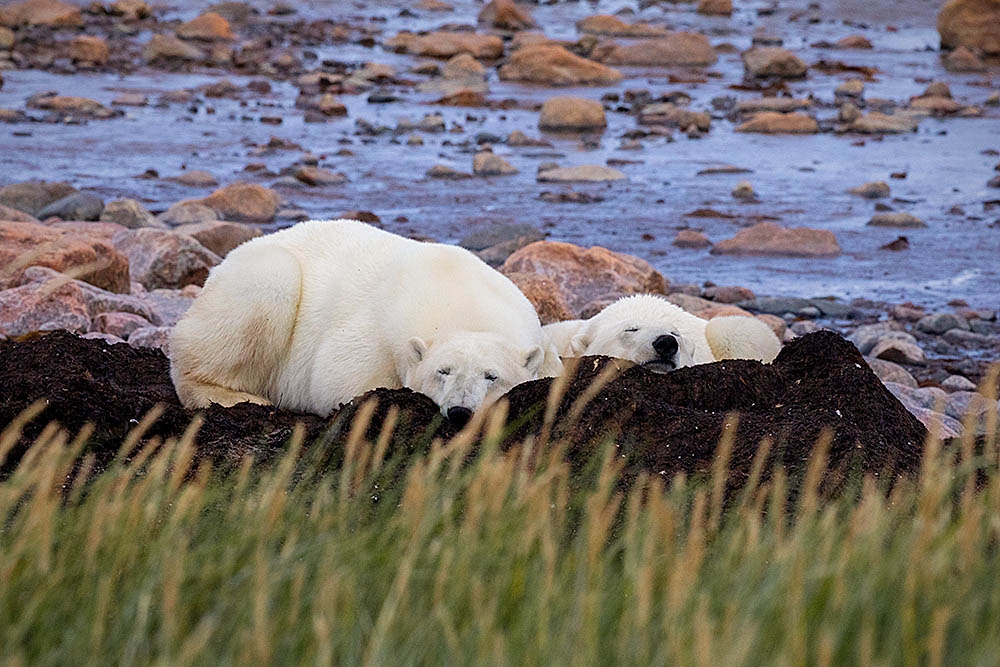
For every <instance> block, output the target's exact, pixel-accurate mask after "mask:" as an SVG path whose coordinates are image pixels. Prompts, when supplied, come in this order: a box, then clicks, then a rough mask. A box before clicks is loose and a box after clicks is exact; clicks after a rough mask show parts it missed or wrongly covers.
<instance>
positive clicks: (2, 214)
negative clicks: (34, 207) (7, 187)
mask: <svg viewBox="0 0 1000 667" xmlns="http://www.w3.org/2000/svg"><path fill="white" fill-rule="evenodd" d="M0 221H8V222H38V219H37V218H36V217H35V216H33V215H28V214H27V213H25V212H24V211H18V210H17V209H16V208H11V207H10V206H4V205H3V204H0Z"/></svg>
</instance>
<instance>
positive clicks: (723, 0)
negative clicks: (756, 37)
mask: <svg viewBox="0 0 1000 667" xmlns="http://www.w3.org/2000/svg"><path fill="white" fill-rule="evenodd" d="M696 11H697V12H698V13H699V14H707V15H709V16H729V15H730V14H732V13H733V0H701V1H700V2H699V3H698V9H697V10H696Z"/></svg>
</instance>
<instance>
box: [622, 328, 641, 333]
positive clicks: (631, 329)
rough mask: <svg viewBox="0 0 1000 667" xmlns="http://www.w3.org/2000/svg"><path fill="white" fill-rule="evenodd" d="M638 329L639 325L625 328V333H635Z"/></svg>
mask: <svg viewBox="0 0 1000 667" xmlns="http://www.w3.org/2000/svg"><path fill="white" fill-rule="evenodd" d="M638 330H639V327H629V328H628V329H626V330H625V333H635V332H636V331H638Z"/></svg>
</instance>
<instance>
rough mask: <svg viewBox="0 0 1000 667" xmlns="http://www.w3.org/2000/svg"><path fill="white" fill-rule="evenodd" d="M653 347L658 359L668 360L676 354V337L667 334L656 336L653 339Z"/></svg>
mask: <svg viewBox="0 0 1000 667" xmlns="http://www.w3.org/2000/svg"><path fill="white" fill-rule="evenodd" d="M653 349H654V350H656V354H657V356H659V357H660V359H665V360H670V359H673V358H674V355H676V354H677V339H676V338H674V337H673V336H671V335H669V334H664V335H663V336H657V337H656V340H654V341H653Z"/></svg>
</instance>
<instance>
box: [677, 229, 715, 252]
mask: <svg viewBox="0 0 1000 667" xmlns="http://www.w3.org/2000/svg"><path fill="white" fill-rule="evenodd" d="M673 245H675V246H677V247H678V248H707V247H709V246H710V245H712V242H711V241H709V240H708V237H707V236H705V235H704V234H703V233H702V232H699V231H695V230H693V229H682V230H680V231H679V232H677V236H675V237H674V240H673Z"/></svg>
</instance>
